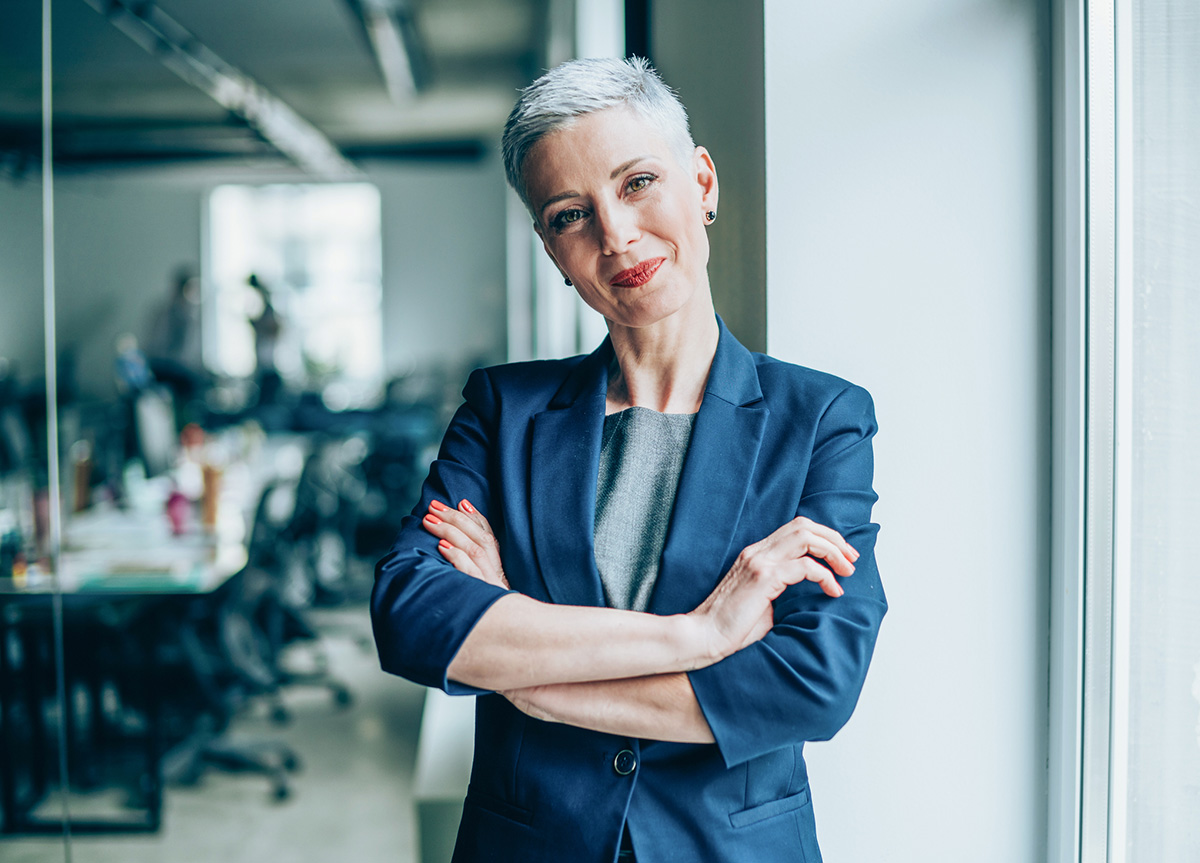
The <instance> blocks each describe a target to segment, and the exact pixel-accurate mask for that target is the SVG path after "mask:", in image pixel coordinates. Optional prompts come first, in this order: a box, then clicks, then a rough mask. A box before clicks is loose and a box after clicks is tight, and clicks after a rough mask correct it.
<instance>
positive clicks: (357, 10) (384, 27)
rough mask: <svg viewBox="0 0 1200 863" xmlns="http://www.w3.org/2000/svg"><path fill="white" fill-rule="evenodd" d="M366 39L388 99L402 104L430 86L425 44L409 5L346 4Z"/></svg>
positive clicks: (394, 1)
mask: <svg viewBox="0 0 1200 863" xmlns="http://www.w3.org/2000/svg"><path fill="white" fill-rule="evenodd" d="M346 5H348V6H349V7H350V11H351V12H353V13H354V16H355V18H356V19H357V20H358V23H359V24H360V25H361V27H362V30H363V34H364V35H365V36H366V40H367V45H368V46H369V47H370V49H371V55H372V57H374V59H375V65H376V66H378V67H379V74H380V75H381V76H382V78H383V83H384V86H385V87H387V91H388V96H390V97H391V99H392V101H393V102H395V103H397V104H403V103H404V102H406V101H408V100H409V99H411V98H412V97H413V96H415V95H416V94H417V92H418V91H420V90H423V89H425V88H426V87H427V86H428V83H429V77H430V75H429V61H428V59H427V55H426V50H425V43H424V41H423V40H422V39H421V34H420V33H419V32H418V31H417V25H416V20H415V18H414V17H413V12H412V9H411V8H410V7H409V5H408V3H406V2H402V0H346Z"/></svg>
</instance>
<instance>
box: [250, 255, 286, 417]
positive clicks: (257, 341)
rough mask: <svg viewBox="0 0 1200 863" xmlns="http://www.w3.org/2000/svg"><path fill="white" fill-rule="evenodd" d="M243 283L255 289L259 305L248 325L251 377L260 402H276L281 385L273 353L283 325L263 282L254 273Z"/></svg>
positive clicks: (269, 292)
mask: <svg viewBox="0 0 1200 863" xmlns="http://www.w3.org/2000/svg"><path fill="white" fill-rule="evenodd" d="M246 284H248V285H249V286H250V287H251V288H253V289H254V291H255V293H256V294H257V295H258V299H259V301H260V302H261V304H262V305H261V307H260V308H259V309H258V310H257V314H254V313H252V314H251V316H250V326H251V327H252V328H253V329H254V361H255V373H254V377H255V380H256V382H257V383H258V387H259V391H260V395H259V400H260V401H261V402H265V403H270V402H273V401H275V399H276V398H277V397H278V395H279V391H280V390H281V389H282V386H283V381H282V379H281V378H280V377H279V370H278V369H277V368H276V366H275V351H276V348H277V347H278V345H279V332H280V330H281V329H283V325H282V322H281V321H280V318H279V313H278V312H277V311H276V310H275V304H274V303H272V302H271V291H270V289H269V288H268V287H267V286H266V285H265V284H264V283H263V281H262V279H260V278H259V277H258V275H257V274H256V273H251V274H250V275H249V276H248V277H247V278H246Z"/></svg>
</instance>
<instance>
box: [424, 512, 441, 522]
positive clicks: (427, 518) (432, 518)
mask: <svg viewBox="0 0 1200 863" xmlns="http://www.w3.org/2000/svg"><path fill="white" fill-rule="evenodd" d="M425 521H427V522H429V523H430V524H441V523H442V520H441V519H440V518H438V517H437V516H436V515H434V514H433V513H429V515H427V516H425Z"/></svg>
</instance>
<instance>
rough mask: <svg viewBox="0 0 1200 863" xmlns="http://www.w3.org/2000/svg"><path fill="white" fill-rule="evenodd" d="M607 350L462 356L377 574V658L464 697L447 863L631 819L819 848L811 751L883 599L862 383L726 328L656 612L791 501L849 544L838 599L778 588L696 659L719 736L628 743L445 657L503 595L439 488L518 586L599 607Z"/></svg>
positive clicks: (581, 842) (854, 694)
mask: <svg viewBox="0 0 1200 863" xmlns="http://www.w3.org/2000/svg"><path fill="white" fill-rule="evenodd" d="M611 357H612V347H611V344H610V343H609V341H608V340H607V339H606V340H605V342H604V344H602V345H601V346H600V347H599V348H598V349H597V350H596V351H595V352H594V353H592V354H590V355H588V356H582V357H573V358H571V359H565V360H553V361H539V362H528V363H514V364H510V365H504V366H497V367H494V368H490V369H482V370H477V371H475V372H474V373H473V374H472V375H471V377H470V379H469V381H468V382H467V385H466V388H465V389H464V391H463V394H464V396H465V398H466V403H465V404H464V405H463V406H462V407H461V408H460V409H459V410H458V413H457V414H456V415H455V417H454V419H453V421H452V422H451V424H450V428H449V430H448V431H447V432H446V436H445V439H444V440H443V442H442V447H441V451H440V453H439V456H438V459H437V461H435V462H434V464H433V465H432V467H431V469H430V473H429V478H428V479H427V480H426V482H425V486H424V490H423V492H422V495H421V501H420V503H419V504H418V505H417V507H416V508H415V509H414V510H413V515H411V516H409V517H408V518H406V519H405V521H404V524H403V526H402V528H401V532H400V536H399V538H398V539H397V541H396V543H395V545H394V546H393V547H392V549H391V551H390V552H389V553H388V554H387V556H386V557H384V558H383V560H382V561H380V563H379V565H378V568H377V571H376V584H375V591H374V594H373V597H372V606H371V610H372V621H373V624H374V628H375V638H376V642H377V644H378V648H379V656H380V660H381V664H382V666H383V668H384V670H385V671H389V672H392V673H394V674H399V675H401V676H403V677H406V678H408V679H410V680H414V681H416V682H418V683H422V684H424V685H426V686H436V687H438V688H440V689H443V690H445V691H446V692H449V693H451V694H476V695H479V698H478V699H477V701H476V730H475V761H474V765H473V767H472V771H471V783H470V788H469V791H468V793H467V798H466V802H465V807H464V812H463V819H462V823H461V825H460V828H459V834H458V842H457V846H456V850H455V854H454V860H455V861H456V863H474V861H489V863H505V861H512V863H542V861H544V863H551V861H553V863H562V861H569V863H593V861H594V863H601V861H603V863H611V861H612V860H613V859H614V857H615V855H616V852H617V847H618V842H619V840H620V837H621V832H622V828H623V825H625V824H626V821H628V827H629V831H630V833H631V835H632V838H633V842H634V846H635V848H636V850H637V857H638V861H639V863H660V861H726V860H728V861H754V863H773V861H785V860H786V861H797V860H804V861H807V863H817V861H819V860H820V859H821V858H820V851H819V850H818V847H817V841H816V828H815V823H814V819H813V811H812V804H811V800H810V797H809V790H808V775H807V770H806V768H805V764H804V758H803V747H804V743H805V741H808V740H827V739H828V738H830V737H832V736H833V735H834V733H835V732H836V731H837V730H838V729H839V728H841V726H842V725H843V724H844V723H845V722H846V720H847V719H848V718H849V717H850V714H851V712H852V711H853V709H854V706H855V704H856V702H857V700H858V695H859V692H860V691H861V688H862V685H863V680H864V678H865V676H866V673H867V666H868V664H869V662H870V659H871V653H872V650H873V649H874V645H875V638H876V634H877V633H878V629H879V624H880V621H881V620H882V619H883V615H884V612H885V611H886V609H887V604H886V601H885V599H884V594H883V588H882V587H881V585H880V582H879V574H878V572H877V570H876V567H875V558H874V546H875V536H876V532H877V530H878V526H877V525H875V524H872V523H871V507H872V505H873V504H874V502H875V500H876V496H875V493H874V492H873V491H872V488H871V476H872V469H873V462H872V455H871V438H872V436H873V435H874V434H875V430H876V425H875V418H874V411H873V407H872V403H871V398H870V396H869V395H868V394H867V393H866V391H865V390H863V389H861V388H859V387H856V386H854V385H852V384H849V383H847V382H846V381H843V380H841V379H839V378H836V377H833V376H831V375H827V374H823V373H821V372H816V371H813V370H811V369H806V368H801V367H799V366H795V365H790V364H788V363H783V362H780V361H778V360H774V359H772V358H770V357H767V356H764V355H762V354H754V353H751V352H750V351H748V350H746V349H745V348H744V347H742V345H741V344H739V343H738V342H737V340H736V339H734V338H733V336H732V335H731V334H730V333H729V332H728V330H727V329H726V328H725V326H724V324H721V333H720V340H719V343H718V347H717V352H716V356H715V358H714V360H713V365H712V370H711V372H710V373H709V379H708V384H707V388H706V390H705V393H704V400H703V402H702V404H701V407H700V412H699V415H698V416H697V417H696V421H695V425H694V428H693V432H692V440H691V445H690V447H689V449H688V453H687V457H686V461H685V462H684V466H683V472H682V475H681V477H680V480H679V490H678V493H677V496H676V499H675V507H674V511H673V513H672V515H671V522H670V529H669V532H668V535H667V540H666V545H665V547H664V549H663V554H662V561H661V566H660V570H659V577H658V582H657V585H656V587H655V590H654V594H653V596H652V597H651V602H650V609H649V610H650V611H651V612H653V613H655V614H674V613H680V612H687V611H691V610H692V609H694V608H695V607H696V606H697V605H699V604H700V602H701V601H703V600H704V598H705V597H706V596H707V595H708V594H709V593H710V592H711V591H712V589H713V587H714V586H715V585H716V584H717V582H718V581H719V580H720V579H721V576H722V575H724V573H725V572H726V571H727V570H728V569H729V567H730V566H731V565H732V564H733V561H734V558H736V557H737V555H738V553H739V552H740V551H741V550H742V549H743V548H744V547H745V546H747V545H750V544H751V543H753V542H756V541H758V540H760V539H762V538H763V537H765V536H766V535H768V534H769V533H771V532H772V531H774V530H775V529H776V528H778V527H779V526H780V525H782V524H784V523H786V522H787V521H789V520H791V519H792V518H794V517H795V516H797V515H804V516H808V517H809V518H811V519H813V520H814V521H817V522H820V523H821V524H825V525H829V526H830V527H833V528H835V529H837V530H838V531H840V532H841V533H842V535H843V536H844V537H846V539H847V540H848V541H849V542H850V543H851V544H852V545H853V546H854V547H855V548H856V549H858V551H859V552H860V554H861V557H860V558H859V559H858V562H857V564H856V569H855V573H854V575H853V576H852V577H850V578H845V579H839V582H840V583H841V585H842V586H843V587H844V588H845V591H846V592H845V595H843V596H841V597H839V598H837V599H831V598H829V597H827V596H825V594H824V593H822V592H821V590H820V588H819V587H818V586H817V585H815V584H813V583H811V582H802V583H800V584H798V585H795V586H793V587H790V588H788V590H786V591H785V592H784V594H783V595H782V596H780V597H779V599H777V600H776V602H775V605H774V616H775V625H774V628H773V629H772V630H771V631H770V632H769V633H768V634H767V635H766V637H764V638H763V639H762V640H761V641H759V642H757V643H755V644H753V645H751V646H749V647H747V648H745V649H744V650H742V651H740V652H738V653H736V654H734V655H733V656H730V657H728V658H727V659H725V660H723V661H721V662H718V663H716V664H715V665H712V666H709V667H708V668H704V669H701V670H699V671H693V672H691V673H690V674H689V677H690V679H691V683H692V687H693V689H694V690H695V693H696V698H697V700H698V701H699V704H700V707H701V709H702V710H703V712H704V716H705V718H706V719H707V720H708V724H709V726H710V727H711V729H712V733H713V737H714V738H715V739H716V743H715V744H706V745H699V744H682V743H671V742H664V741H650V740H635V739H629V738H625V737H620V736H616V735H611V734H603V733H599V732H595V731H588V730H584V729H581V728H576V727H574V726H570V725H562V724H554V723H548V722H543V721H541V720H537V719H533V718H531V717H528V716H526V715H525V714H523V713H521V712H520V711H518V710H517V709H516V708H514V707H513V706H512V704H510V703H509V702H508V701H507V700H506V699H505V698H503V697H502V696H500V695H497V694H494V693H484V692H480V691H479V690H476V689H473V688H471V687H468V686H464V685H462V684H459V683H456V682H454V681H452V680H448V679H447V677H446V669H447V667H448V666H449V664H450V661H451V659H453V657H454V655H455V653H456V652H457V651H458V649H459V647H460V646H461V645H462V643H463V640H464V639H465V638H466V636H467V634H468V633H469V632H470V631H471V628H472V627H473V626H474V625H475V623H476V621H478V620H479V618H480V616H481V615H482V614H483V613H484V612H485V611H486V610H487V609H488V607H489V606H491V604H492V603H493V602H495V601H496V600H497V599H499V598H500V597H501V596H503V595H505V591H503V590H502V589H500V588H497V587H494V586H491V585H488V584H486V583H484V582H482V581H479V580H477V579H474V578H471V577H470V576H467V575H463V574H462V573H459V572H458V571H457V570H455V569H454V568H453V567H451V566H450V565H449V564H448V563H446V562H445V560H444V559H443V558H442V557H441V555H439V554H438V552H437V549H436V542H437V541H436V540H435V539H434V538H433V537H432V536H431V535H430V534H428V533H427V532H426V531H425V530H424V529H423V528H422V527H421V524H420V519H421V517H422V516H423V514H424V513H425V511H426V509H427V507H428V506H429V502H430V500H431V499H433V498H437V499H439V500H442V501H446V502H450V503H451V504H452V505H453V504H457V503H458V502H459V501H460V500H462V499H463V498H467V499H469V500H470V501H471V502H472V503H473V504H475V506H476V507H478V509H479V510H480V511H481V512H482V513H483V514H484V515H485V516H486V517H487V519H488V520H489V521H490V522H491V525H492V528H493V529H494V531H495V533H496V536H497V539H498V541H499V544H500V549H501V555H502V558H503V562H504V571H505V573H506V575H507V577H508V580H509V584H510V585H511V586H512V588H513V589H514V590H517V591H520V592H521V593H524V594H527V595H529V596H532V597H534V598H536V599H539V600H542V601H545V602H556V603H563V604H574V605H593V606H601V605H603V604H604V600H603V594H602V590H601V586H600V577H599V574H598V573H597V571H596V564H595V559H594V553H593V545H592V537H593V519H594V507H595V499H596V479H597V473H598V466H599V459H600V434H601V429H602V427H603V424H604V409H605V392H606V388H607V375H608V371H607V369H608V364H609V360H610V358H611Z"/></svg>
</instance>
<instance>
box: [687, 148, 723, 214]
mask: <svg viewBox="0 0 1200 863" xmlns="http://www.w3.org/2000/svg"><path fill="white" fill-rule="evenodd" d="M692 170H693V172H694V175H695V177H696V185H697V186H699V188H700V206H701V209H702V210H703V211H704V212H708V211H709V210H716V209H717V198H718V197H720V195H719V190H718V187H717V166H716V165H714V164H713V160H712V156H711V155H709V152H708V150H706V149H704V148H703V147H697V148H696V151H695V153H693V154H692Z"/></svg>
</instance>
